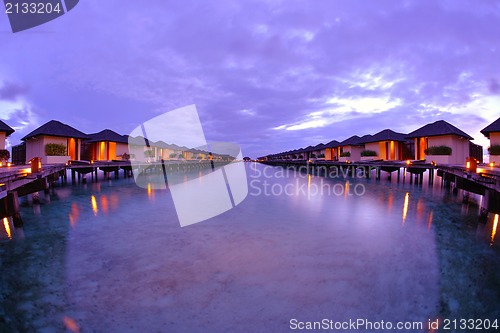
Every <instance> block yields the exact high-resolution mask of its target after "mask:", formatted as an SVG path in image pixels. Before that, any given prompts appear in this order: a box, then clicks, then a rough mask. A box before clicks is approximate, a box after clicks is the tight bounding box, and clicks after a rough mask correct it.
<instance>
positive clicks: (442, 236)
mask: <svg viewBox="0 0 500 333" xmlns="http://www.w3.org/2000/svg"><path fill="white" fill-rule="evenodd" d="M246 167H247V174H248V176H249V177H248V181H249V194H248V196H247V198H246V200H245V201H244V202H243V203H241V204H240V205H238V206H237V207H236V208H234V209H232V210H230V211H228V212H226V213H224V214H222V215H220V216H217V217H214V218H212V219H210V220H207V221H204V222H201V223H198V224H195V225H192V226H188V227H185V228H181V227H180V226H179V222H178V219H177V215H176V213H175V211H174V206H173V203H172V198H171V196H170V193H169V191H168V190H163V191H161V190H155V189H154V186H148V187H147V188H138V187H137V186H135V184H134V183H133V180H132V179H120V180H110V181H101V182H99V183H88V184H85V185H79V186H75V187H72V186H66V187H62V188H57V189H56V190H55V191H54V192H53V193H51V194H49V195H47V196H48V198H47V200H44V197H43V195H41V197H40V199H41V201H42V204H41V205H39V206H38V207H37V208H36V207H34V206H33V205H32V204H31V203H30V202H29V200H26V199H25V200H24V201H23V202H22V214H23V219H24V222H25V227H24V230H23V231H24V240H18V239H16V232H17V231H16V230H14V229H13V227H12V223H11V222H10V221H9V219H7V220H5V219H4V221H3V226H2V228H0V237H2V238H1V239H2V243H1V244H2V245H1V247H0V249H1V251H2V252H1V255H2V257H1V258H2V268H5V269H7V271H8V272H9V274H10V275H4V277H3V279H4V281H3V282H4V283H5V285H7V286H9V287H10V289H9V291H8V292H7V293H8V296H9V297H10V299H12V300H13V301H12V304H10V305H14V307H12V306H11V307H7V306H6V305H5V306H4V309H3V310H2V311H4V312H6V316H7V318H8V319H9V318H12V317H14V316H18V318H23V320H22V321H19V322H17V323H16V320H15V319H12V321H13V322H12V323H11V325H14V326H15V327H21V328H32V329H35V330H37V329H40V328H44V327H49V328H50V327H58V328H61V327H62V328H64V327H66V328H69V329H71V327H73V328H75V327H76V328H78V329H81V330H82V331H92V330H95V331H107V332H138V331H168V332H186V331H189V332H207V331H209V332H223V331H231V332H281V331H289V324H288V321H289V320H290V319H292V318H297V319H299V320H304V321H312V320H321V319H323V318H330V319H334V320H348V319H356V318H367V319H370V320H386V321H387V320H393V321H402V320H416V321H427V319H429V318H432V319H433V318H438V317H443V316H454V317H456V318H460V317H461V318H464V317H465V316H468V317H475V318H487V317H491V316H496V317H498V310H497V307H496V304H498V302H499V301H500V297H499V295H498V285H499V279H498V274H499V273H498V272H499V268H500V265H499V259H498V258H499V257H498V236H496V232H497V228H498V215H494V214H490V216H489V217H488V219H487V220H486V221H485V223H478V214H479V212H478V207H477V203H475V202H474V200H475V198H474V197H472V198H471V200H470V201H469V202H468V203H465V204H464V203H463V202H462V197H461V193H459V194H458V195H454V194H453V193H452V192H450V191H447V190H445V189H443V188H441V184H440V182H439V180H440V178H439V177H437V178H436V183H435V184H434V185H433V186H429V185H428V184H427V183H426V181H425V180H424V184H423V185H420V186H419V185H415V184H413V185H410V184H409V183H408V179H406V182H405V183H404V184H403V183H399V184H398V183H397V180H396V177H394V176H393V177H392V180H391V181H390V182H389V181H388V180H387V179H385V177H384V176H383V177H382V180H380V181H377V180H375V179H373V178H372V179H369V180H364V179H352V178H349V179H326V178H324V177H318V176H314V175H306V174H298V173H295V172H293V171H289V172H287V173H283V172H280V170H279V169H278V168H270V167H264V166H262V165H255V164H250V163H249V164H247V165H246ZM264 168H266V169H264ZM269 168H270V169H269ZM201 176H202V172H201V171H196V172H195V173H193V174H180V175H179V180H188V179H195V181H196V182H203V177H201ZM146 180H147V179H146ZM179 180H178V181H179ZM155 181H156V180H155V179H151V184H154V183H155ZM192 207H193V209H196V207H197V203H196V202H193V203H192ZM35 208H36V209H35ZM19 275H21V276H23V277H22V278H21V279H20V281H21V282H19V281H16V279H15V278H14V277H15V276H19ZM17 280H19V279H17ZM14 281H16V282H14ZM15 283H17V284H15ZM19 283H20V284H21V286H23V288H19ZM14 285H16V286H17V289H14ZM14 300H15V301H14ZM7 305H8V304H7ZM16 325H17V326H16Z"/></svg>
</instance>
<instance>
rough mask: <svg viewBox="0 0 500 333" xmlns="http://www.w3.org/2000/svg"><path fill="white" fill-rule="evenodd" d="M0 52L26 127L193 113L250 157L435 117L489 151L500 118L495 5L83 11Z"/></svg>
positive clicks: (178, 4) (295, 1)
mask: <svg viewBox="0 0 500 333" xmlns="http://www.w3.org/2000/svg"><path fill="white" fill-rule="evenodd" d="M7 24H8V22H7V21H6V20H1V21H0V29H1V30H3V31H8V30H9V27H8V26H7ZM0 43H1V45H2V52H1V53H0V79H2V80H3V81H1V80H0V82H4V85H0V87H1V88H0V99H4V100H6V101H7V102H13V101H19V100H20V98H23V100H24V101H25V104H26V103H27V102H26V101H29V103H28V104H29V105H32V106H36V108H35V107H31V110H33V109H35V110H36V114H30V115H29V117H32V118H35V117H39V119H40V121H41V122H44V121H47V120H50V119H58V120H61V121H63V122H66V123H68V124H70V125H73V126H75V127H77V128H79V129H80V130H82V131H86V132H95V131H99V130H101V129H104V128H110V129H113V130H115V131H118V132H121V133H129V132H130V131H131V130H132V129H133V128H135V127H136V126H138V125H139V124H140V123H142V122H144V121H146V120H148V119H150V118H153V117H155V116H157V115H159V114H161V113H163V112H166V111H169V110H173V109H176V108H179V107H182V106H186V105H190V104H196V106H197V109H198V110H199V113H200V119H201V121H202V123H203V126H204V129H205V132H206V133H205V134H206V136H207V139H208V140H209V141H232V142H235V143H238V144H240V145H241V146H242V149H243V152H244V154H245V155H250V156H259V155H264V154H267V153H272V152H278V151H283V150H287V149H292V148H298V147H304V146H308V145H313V144H317V143H319V142H327V141H330V140H332V139H337V140H341V139H344V138H346V137H349V136H351V135H353V134H358V135H364V134H367V133H372V134H373V133H375V132H378V131H380V130H382V129H385V128H391V129H393V130H396V131H411V130H414V129H416V128H417V127H420V126H422V125H424V124H426V123H427V122H431V121H435V120H438V119H444V120H447V121H449V122H452V123H453V124H454V125H456V126H458V127H460V128H462V129H463V130H464V131H466V132H468V133H469V134H470V135H472V136H473V137H475V138H476V139H477V140H476V142H478V143H480V144H483V145H487V141H486V140H485V138H484V137H483V136H482V135H481V134H480V133H479V130H480V129H482V128H484V127H485V126H486V125H488V124H489V123H491V122H492V121H494V120H495V119H497V118H498V117H499V116H500V111H499V109H500V107H499V105H500V104H499V99H498V98H499V91H500V88H499V83H498V82H500V61H499V60H498V59H500V56H499V52H500V50H499V49H498V45H500V1H495V0H484V1H474V3H472V2H470V1H461V0H453V1H451V0H448V1H445V0H443V1H430V0H429V1H420V0H414V1H383V0H382V1H347V0H345V1H343V0H338V1H329V0H324V1H312V0H308V1H299V0H269V1H228V0H221V1H213V2H202V1H188V2H186V1H168V2H165V1H160V0H151V1H148V2H147V4H145V3H138V2H126V1H118V0H113V1H105V2H103V1H97V0H94V1H92V0H87V1H85V2H81V3H80V5H79V6H78V7H76V8H75V10H73V11H71V12H70V13H69V14H67V15H64V16H63V17H62V18H60V19H58V20H55V21H53V22H50V23H48V24H46V25H43V26H40V27H37V28H35V29H32V30H29V31H26V32H22V33H17V34H10V33H3V34H2V35H1V36H0ZM7 82H15V84H14V83H7ZM26 87H29V88H30V89H29V90H28V89H26ZM0 107H1V106H0ZM18 109H23V108H18ZM9 112H10V111H9ZM0 114H1V115H2V116H3V115H4V114H6V112H4V111H2V109H1V108H0ZM9 114H10V113H9ZM27 122H29V123H31V121H30V120H27ZM24 134H26V133H24ZM21 136H22V135H19V137H21ZM13 137H14V138H15V136H13ZM11 141H12V140H11Z"/></svg>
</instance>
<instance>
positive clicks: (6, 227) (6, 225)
mask: <svg viewBox="0 0 500 333" xmlns="http://www.w3.org/2000/svg"><path fill="white" fill-rule="evenodd" d="M3 227H4V230H5V234H6V235H7V238H8V239H12V232H11V229H10V221H9V218H7V217H4V218H3Z"/></svg>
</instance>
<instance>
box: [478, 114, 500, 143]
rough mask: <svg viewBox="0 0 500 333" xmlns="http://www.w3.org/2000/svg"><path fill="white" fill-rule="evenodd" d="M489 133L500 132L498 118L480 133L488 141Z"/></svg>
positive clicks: (499, 119)
mask: <svg viewBox="0 0 500 333" xmlns="http://www.w3.org/2000/svg"><path fill="white" fill-rule="evenodd" d="M491 132H500V118H498V119H497V120H495V121H494V122H492V123H491V124H489V125H488V126H486V127H485V128H484V129H483V130H482V131H481V133H483V134H484V136H485V137H487V138H488V139H489V138H490V133H491Z"/></svg>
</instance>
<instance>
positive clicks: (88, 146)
mask: <svg viewBox="0 0 500 333" xmlns="http://www.w3.org/2000/svg"><path fill="white" fill-rule="evenodd" d="M88 136H89V140H85V141H83V142H82V159H84V160H89V161H90V160H94V161H106V160H107V161H110V160H121V159H123V156H126V155H128V154H129V150H128V137H127V136H125V135H120V134H118V133H116V132H114V131H112V130H109V129H105V130H102V131H100V132H98V133H92V134H89V135H88Z"/></svg>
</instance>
